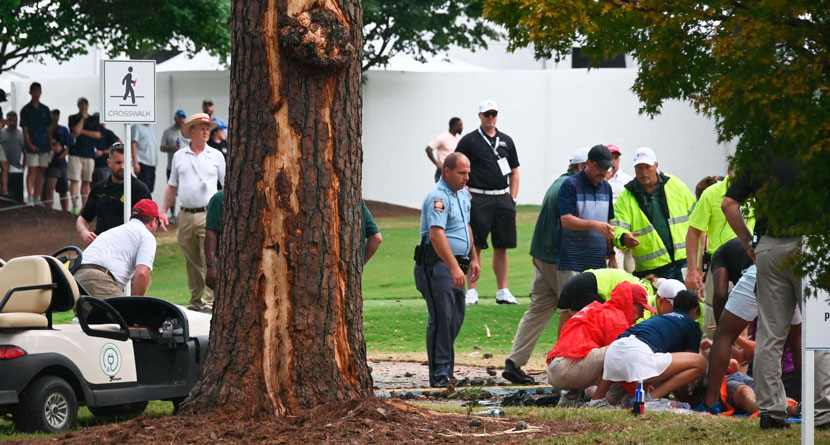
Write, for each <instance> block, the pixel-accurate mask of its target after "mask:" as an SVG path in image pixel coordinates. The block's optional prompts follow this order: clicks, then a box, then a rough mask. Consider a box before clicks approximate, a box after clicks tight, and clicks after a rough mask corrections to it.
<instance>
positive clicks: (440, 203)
mask: <svg viewBox="0 0 830 445" xmlns="http://www.w3.org/2000/svg"><path fill="white" fill-rule="evenodd" d="M444 208H445V207H444V200H443V199H441V198H433V199H432V210H433V211H434V212H436V213H444Z"/></svg>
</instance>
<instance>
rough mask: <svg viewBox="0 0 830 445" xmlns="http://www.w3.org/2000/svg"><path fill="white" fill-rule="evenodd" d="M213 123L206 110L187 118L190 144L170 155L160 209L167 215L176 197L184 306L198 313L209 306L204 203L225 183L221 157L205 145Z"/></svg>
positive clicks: (177, 237) (187, 132)
mask: <svg viewBox="0 0 830 445" xmlns="http://www.w3.org/2000/svg"><path fill="white" fill-rule="evenodd" d="M217 125H218V124H217V123H216V122H213V121H211V120H210V116H208V115H207V114H206V113H196V114H193V115H191V116H190V117H188V118H187V122H186V123H185V124H184V126H183V127H182V135H184V136H185V137H190V138H191V140H190V144H189V145H188V146H185V147H182V148H181V149H180V150H178V151H177V152H176V153H175V154H174V155H173V164H172V165H171V167H170V179H169V180H168V182H167V191H166V192H165V194H164V206H163V208H162V212H161V213H162V214H167V211H168V210H169V209H170V207H171V206H173V205H174V203H175V202H176V201H175V200H176V197H177V196H178V198H179V203H180V204H181V212H180V213H179V218H178V228H177V230H176V239H177V240H178V242H179V246H180V247H181V249H182V252H183V253H184V258H185V261H186V267H187V285H188V287H189V289H190V304H189V305H188V309H191V310H196V311H202V312H209V311H210V310H211V309H212V305H213V291H212V290H210V288H208V287H206V286H205V271H206V265H205V251H204V241H205V223H206V220H207V213H206V212H207V205H208V203H209V202H210V198H211V197H213V195H214V194H215V193H216V192H217V189H218V187H217V184H218V183H221V184H222V185H224V184H225V158H224V157H223V156H222V153H220V152H219V151H217V150H215V149H213V148H211V147H209V146H208V145H207V141H208V138H210V131H211V130H213V129H214V128H216V126H217ZM203 296H204V298H202V297H203Z"/></svg>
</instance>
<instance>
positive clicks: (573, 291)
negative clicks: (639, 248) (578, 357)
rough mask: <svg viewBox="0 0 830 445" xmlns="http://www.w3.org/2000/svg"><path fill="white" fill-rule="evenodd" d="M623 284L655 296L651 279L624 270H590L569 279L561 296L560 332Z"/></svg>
mask: <svg viewBox="0 0 830 445" xmlns="http://www.w3.org/2000/svg"><path fill="white" fill-rule="evenodd" d="M622 282H629V283H632V284H638V285H640V286H641V287H642V288H643V289H645V291H646V293H647V294H648V295H654V287H653V285H652V283H651V279H650V278H649V277H646V278H642V279H641V278H637V277H635V276H634V275H632V274H630V273H628V272H626V271H624V270H622V269H612V268H609V269H588V270H586V271H584V272H582V273H579V274H577V275H575V276H573V277H572V278H571V279H569V280H568V281H567V282H566V283H565V285H564V286H562V292H561V295H560V296H559V303H558V304H557V307H558V308H559V330H558V333H560V334H561V333H562V328H563V327H564V326H565V324H566V323H567V322H568V320H569V319H570V318H571V317H572V316H573V314H575V313H577V312H579V311H580V310H582V308H584V307H585V306H588V305H589V304H591V303H592V302H594V301H596V302H599V303H602V302H603V301H607V300H608V299H609V298H610V297H611V290H612V289H614V288H615V287H616V286H617V285H618V284H620V283H622Z"/></svg>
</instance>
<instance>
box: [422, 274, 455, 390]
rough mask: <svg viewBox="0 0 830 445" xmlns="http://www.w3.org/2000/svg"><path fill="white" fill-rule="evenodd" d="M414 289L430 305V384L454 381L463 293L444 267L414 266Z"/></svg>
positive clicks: (428, 342)
mask: <svg viewBox="0 0 830 445" xmlns="http://www.w3.org/2000/svg"><path fill="white" fill-rule="evenodd" d="M415 286H416V287H417V288H418V291H419V292H421V295H423V296H424V300H426V302H427V311H429V321H428V322H427V357H428V360H429V384H430V385H431V386H432V385H435V384H436V383H440V382H442V381H446V380H447V379H452V378H454V376H453V368H454V367H455V348H454V346H453V345H454V344H455V339H456V337H458V332H459V331H460V330H461V325H462V324H463V323H464V311H465V309H466V304H465V299H464V289H459V288H456V287H453V284H452V275H450V269H449V267H447V265H446V264H444V263H436V264H434V265H431V266H425V265H419V264H416V265H415Z"/></svg>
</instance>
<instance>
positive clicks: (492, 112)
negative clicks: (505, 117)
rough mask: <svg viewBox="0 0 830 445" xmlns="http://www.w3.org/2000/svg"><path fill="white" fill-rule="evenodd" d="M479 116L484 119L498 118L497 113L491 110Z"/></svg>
mask: <svg viewBox="0 0 830 445" xmlns="http://www.w3.org/2000/svg"><path fill="white" fill-rule="evenodd" d="M481 114H482V115H483V116H484V117H496V116H498V115H499V112H498V111H493V110H490V111H485V112H484V113H481Z"/></svg>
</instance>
